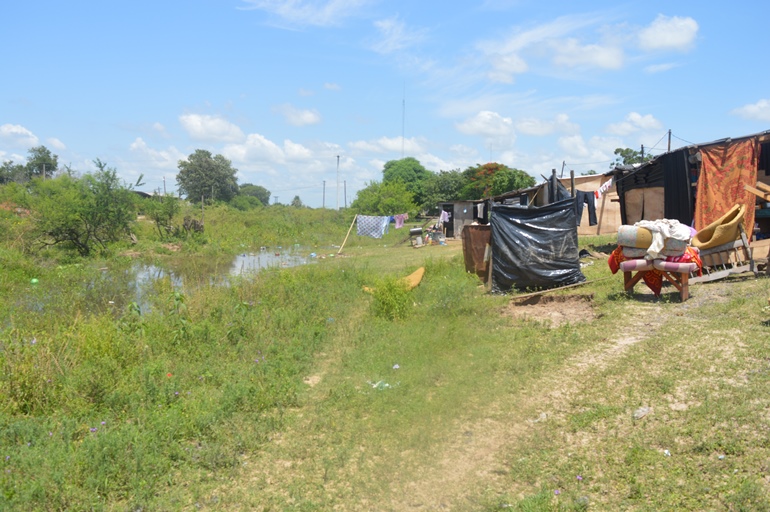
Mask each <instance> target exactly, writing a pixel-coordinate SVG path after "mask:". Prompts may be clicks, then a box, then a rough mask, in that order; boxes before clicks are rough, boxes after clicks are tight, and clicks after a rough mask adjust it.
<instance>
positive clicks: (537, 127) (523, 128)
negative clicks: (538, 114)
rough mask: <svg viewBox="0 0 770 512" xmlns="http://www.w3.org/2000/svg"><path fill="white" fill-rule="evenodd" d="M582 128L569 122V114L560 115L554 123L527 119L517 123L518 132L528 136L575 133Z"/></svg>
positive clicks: (532, 118) (531, 118)
mask: <svg viewBox="0 0 770 512" xmlns="http://www.w3.org/2000/svg"><path fill="white" fill-rule="evenodd" d="M579 129H580V127H579V126H578V125H577V124H575V123H573V122H571V121H570V120H569V116H568V115H567V114H558V115H557V116H556V117H555V118H554V119H553V121H546V120H543V119H537V118H534V117H527V118H523V119H520V120H518V121H517V122H516V130H517V131H518V132H520V133H524V134H526V135H535V136H538V137H542V136H544V135H550V134H552V133H554V132H562V133H575V132H577V131H578V130H579Z"/></svg>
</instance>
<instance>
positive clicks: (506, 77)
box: [488, 53, 529, 84]
mask: <svg viewBox="0 0 770 512" xmlns="http://www.w3.org/2000/svg"><path fill="white" fill-rule="evenodd" d="M489 61H490V64H491V65H492V70H491V71H490V72H489V73H488V76H489V79H490V80H492V81H494V82H501V83H504V84H512V83H513V82H514V77H515V76H516V75H520V74H523V73H526V72H527V71H529V66H528V65H527V63H526V62H525V61H524V59H522V58H521V57H520V56H519V55H517V54H515V53H509V54H507V55H499V54H498V55H490V56H489Z"/></svg>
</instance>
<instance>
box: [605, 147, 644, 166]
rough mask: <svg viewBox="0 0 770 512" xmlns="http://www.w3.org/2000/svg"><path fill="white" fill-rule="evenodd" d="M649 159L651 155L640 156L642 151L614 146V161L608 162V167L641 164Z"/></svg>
mask: <svg viewBox="0 0 770 512" xmlns="http://www.w3.org/2000/svg"><path fill="white" fill-rule="evenodd" d="M649 160H652V155H644V156H642V152H641V151H636V150H635V149H631V148H616V149H615V161H613V162H612V163H611V164H610V169H614V168H615V167H617V166H618V165H633V164H641V163H644V162H647V161H649Z"/></svg>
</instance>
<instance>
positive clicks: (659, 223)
mask: <svg viewBox="0 0 770 512" xmlns="http://www.w3.org/2000/svg"><path fill="white" fill-rule="evenodd" d="M634 225H635V226H636V227H640V228H646V229H649V230H650V231H651V232H652V243H651V244H650V246H649V247H648V248H647V256H646V257H647V258H648V259H651V260H654V259H658V258H660V257H661V251H662V250H663V247H664V245H665V241H666V239H674V240H680V241H684V242H685V243H687V242H689V241H690V238H691V237H692V233H691V231H690V228H689V226H687V225H685V224H682V223H681V222H679V221H678V220H676V219H658V220H640V221H639V222H637V223H636V224H634Z"/></svg>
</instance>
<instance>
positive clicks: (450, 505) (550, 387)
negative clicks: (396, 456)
mask: <svg viewBox="0 0 770 512" xmlns="http://www.w3.org/2000/svg"><path fill="white" fill-rule="evenodd" d="M729 295H730V290H729V285H726V284H724V283H709V284H707V285H702V286H699V287H698V289H697V293H696V294H695V295H694V296H693V297H692V298H691V299H690V300H688V301H687V302H685V303H683V304H668V305H664V304H661V303H658V302H656V301H654V299H653V297H652V295H649V296H645V295H642V296H641V297H637V299H638V300H637V301H633V302H630V303H629V304H628V306H627V308H626V310H625V312H624V313H623V315H624V317H625V318H624V319H623V320H621V321H619V322H618V325H622V326H623V327H622V330H621V329H618V331H617V332H614V333H607V339H608V340H611V341H608V342H606V343H602V344H599V345H596V346H594V347H593V348H591V349H588V350H586V351H584V352H581V353H579V354H577V355H576V356H574V357H572V358H571V359H569V360H567V361H566V362H565V363H564V364H563V366H562V367H560V368H559V371H558V372H550V373H548V374H547V375H545V376H544V377H542V378H540V379H537V380H535V381H533V382H532V383H531V385H530V386H529V388H528V389H527V390H526V391H522V392H520V393H519V394H518V395H517V396H516V397H515V398H514V399H513V400H514V401H513V402H512V403H506V404H496V405H495V406H494V407H492V408H491V409H490V412H489V414H487V416H486V417H484V418H482V419H481V420H479V421H477V422H476V423H473V424H464V425H457V426H456V427H455V429H454V431H455V435H454V437H453V439H452V440H451V441H450V442H448V443H447V444H446V446H444V447H443V448H442V449H441V450H440V452H439V454H438V456H437V457H436V458H435V459H434V460H435V463H434V464H433V465H432V466H431V468H430V469H429V470H427V471H423V472H422V475H423V476H422V478H419V479H416V480H413V481H410V482H408V483H400V484H396V485H394V486H393V487H392V493H391V496H392V497H393V499H392V501H391V503H390V508H391V510H420V511H422V510H465V509H466V507H467V509H468V510H472V509H473V508H474V507H473V505H474V504H473V503H472V502H467V499H468V495H467V492H468V491H469V490H472V489H477V490H478V489H487V490H489V489H496V490H498V491H503V490H505V489H504V487H505V486H506V485H508V484H509V482H510V479H509V477H507V474H508V472H509V470H510V461H506V460H504V459H503V454H506V453H512V452H514V451H515V447H516V445H517V444H519V443H520V442H521V441H522V440H523V439H525V438H526V437H527V436H530V435H532V433H533V432H534V430H535V429H537V428H538V424H540V423H542V422H545V421H548V420H551V419H564V417H565V416H566V415H567V414H569V413H570V409H569V404H570V403H571V402H572V401H573V400H574V399H575V398H576V394H577V393H579V392H580V389H581V386H580V384H581V382H585V381H586V379H588V378H590V377H591V376H593V375H595V374H597V373H600V372H601V371H603V370H605V369H607V368H610V367H611V366H612V365H613V364H615V363H616V362H618V361H619V360H620V359H621V358H623V357H624V356H625V355H626V354H627V353H628V351H629V350H630V349H632V347H634V346H635V345H637V344H639V343H643V342H644V341H645V340H648V339H652V338H654V337H655V336H656V333H657V332H658V331H659V329H660V328H661V327H662V326H663V325H665V323H666V321H668V320H671V319H674V318H676V317H678V316H681V315H683V314H684V312H685V311H687V310H691V309H693V308H698V307H699V306H701V305H704V304H706V303H714V302H721V301H724V300H727V299H728V296H729ZM575 297H576V299H577V301H579V302H582V303H585V302H584V301H585V299H586V297H585V296H580V295H578V296H575ZM560 300H563V299H550V300H547V301H545V302H546V303H550V302H558V301H560ZM532 305H533V306H534V308H533V309H531V310H530V311H528V312H525V313H524V315H529V316H531V315H532V314H533V312H537V311H538V309H537V307H538V306H539V305H540V302H539V301H533V303H532ZM545 306H546V307H542V308H541V310H542V313H543V315H544V316H543V317H542V318H543V319H545V320H549V321H551V322H555V323H556V324H557V325H558V324H559V322H560V321H561V320H562V315H561V314H559V313H556V316H554V314H555V313H554V307H553V305H552V304H545ZM580 314H582V315H590V314H591V313H590V311H588V312H587V311H586V310H583V311H581V313H580ZM514 316H515V315H514ZM572 316H573V317H574V314H572ZM572 319H573V320H574V318H572ZM621 331H622V332H621ZM631 332H632V333H636V334H634V335H631V336H629V335H628V333H631ZM476 506H478V505H477V504H476Z"/></svg>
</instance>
